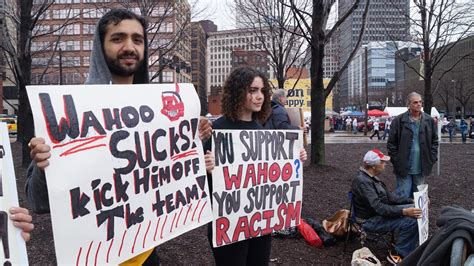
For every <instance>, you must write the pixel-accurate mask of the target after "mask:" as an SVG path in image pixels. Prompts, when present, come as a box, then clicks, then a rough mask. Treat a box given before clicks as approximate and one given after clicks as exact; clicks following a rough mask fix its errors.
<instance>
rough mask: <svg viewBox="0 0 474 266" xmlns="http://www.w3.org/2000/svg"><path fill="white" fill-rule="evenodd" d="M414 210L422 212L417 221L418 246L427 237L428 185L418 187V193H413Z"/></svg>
mask: <svg viewBox="0 0 474 266" xmlns="http://www.w3.org/2000/svg"><path fill="white" fill-rule="evenodd" d="M413 198H414V201H415V208H419V209H421V211H422V217H421V218H419V219H417V220H418V236H419V244H420V245H421V244H423V242H425V241H426V240H427V239H428V236H429V229H430V228H429V217H428V203H429V199H428V185H419V186H418V192H414V193H413Z"/></svg>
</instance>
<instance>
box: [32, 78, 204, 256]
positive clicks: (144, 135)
mask: <svg viewBox="0 0 474 266" xmlns="http://www.w3.org/2000/svg"><path fill="white" fill-rule="evenodd" d="M28 96H29V99H30V103H31V107H32V111H33V114H34V120H35V130H36V136H38V137H43V138H45V140H46V143H47V144H49V145H50V146H51V154H52V155H51V158H50V159H49V160H50V165H49V166H48V167H47V168H46V181H47V185H48V195H49V201H50V207H51V218H52V223H53V233H54V241H55V246H56V256H57V260H58V264H60V265H61V264H63V265H64V264H72V263H74V264H81V265H82V264H86V265H87V264H89V265H92V264H117V263H119V262H123V261H125V260H127V259H129V258H131V257H134V256H135V255H138V254H140V253H142V252H144V251H146V250H149V249H150V248H153V247H155V246H157V245H159V244H161V243H163V242H165V241H167V240H169V239H172V238H174V237H176V236H178V235H181V234H183V233H185V232H187V231H189V230H192V229H194V228H196V227H198V226H200V225H203V224H206V223H208V222H209V221H211V219H212V211H211V206H210V200H209V195H208V194H209V191H208V185H207V183H206V182H207V181H206V180H207V179H206V169H205V164H204V151H203V148H202V143H201V141H200V139H199V137H198V136H199V133H198V122H199V121H198V120H199V113H200V105H199V104H196V103H197V102H199V99H198V97H197V94H196V92H195V89H194V87H193V86H192V84H160V85H158V84H147V85H87V86H86V85H78V86H32V87H28Z"/></svg>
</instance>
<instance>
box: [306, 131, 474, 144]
mask: <svg viewBox="0 0 474 266" xmlns="http://www.w3.org/2000/svg"><path fill="white" fill-rule="evenodd" d="M382 134H383V133H382ZM382 134H380V136H382ZM371 135H372V133H367V136H364V133H362V132H358V133H357V134H352V133H349V132H346V131H336V132H333V133H325V134H324V141H325V143H328V144H330V143H377V142H380V143H382V142H387V140H386V139H385V140H377V137H374V138H373V139H370V138H369V137H370V136H371ZM308 142H309V143H311V141H310V139H308ZM441 143H449V135H448V134H443V135H442V136H441ZM452 144H463V143H462V139H461V134H456V136H455V137H454V140H453V143H452ZM466 144H474V139H470V138H468V139H467V141H466Z"/></svg>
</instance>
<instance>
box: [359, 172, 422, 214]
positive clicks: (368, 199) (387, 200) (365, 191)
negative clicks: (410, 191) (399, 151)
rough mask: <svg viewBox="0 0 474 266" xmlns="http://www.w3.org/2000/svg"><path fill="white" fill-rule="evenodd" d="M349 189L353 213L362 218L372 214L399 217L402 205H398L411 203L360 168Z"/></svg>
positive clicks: (401, 212)
mask: <svg viewBox="0 0 474 266" xmlns="http://www.w3.org/2000/svg"><path fill="white" fill-rule="evenodd" d="M351 191H352V200H353V202H354V209H355V214H356V216H357V217H358V218H362V219H369V218H371V217H374V216H383V217H401V216H403V207H402V206H398V205H403V204H410V203H413V201H412V200H411V199H409V198H403V197H400V196H397V195H396V194H394V193H390V192H389V191H388V189H387V186H386V185H385V184H384V183H383V182H382V181H381V180H380V179H378V178H377V177H376V176H370V175H369V174H368V173H367V172H365V170H364V169H362V168H361V169H360V170H359V171H358V172H357V176H356V177H355V178H354V180H353V181H352V187H351Z"/></svg>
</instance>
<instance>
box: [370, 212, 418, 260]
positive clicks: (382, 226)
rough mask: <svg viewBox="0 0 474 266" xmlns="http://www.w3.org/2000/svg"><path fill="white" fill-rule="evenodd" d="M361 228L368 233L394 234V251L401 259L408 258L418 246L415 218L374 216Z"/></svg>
mask: <svg viewBox="0 0 474 266" xmlns="http://www.w3.org/2000/svg"><path fill="white" fill-rule="evenodd" d="M362 228H363V229H364V230H366V231H369V232H393V231H394V232H395V235H396V236H397V238H396V240H395V250H396V251H397V252H398V254H400V255H401V256H402V257H406V256H408V254H410V253H411V252H412V251H413V250H415V249H416V247H417V246H418V223H417V221H416V219H415V218H410V217H400V218H389V217H382V216H374V217H372V218H370V219H368V220H366V221H365V222H364V223H363V225H362Z"/></svg>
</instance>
